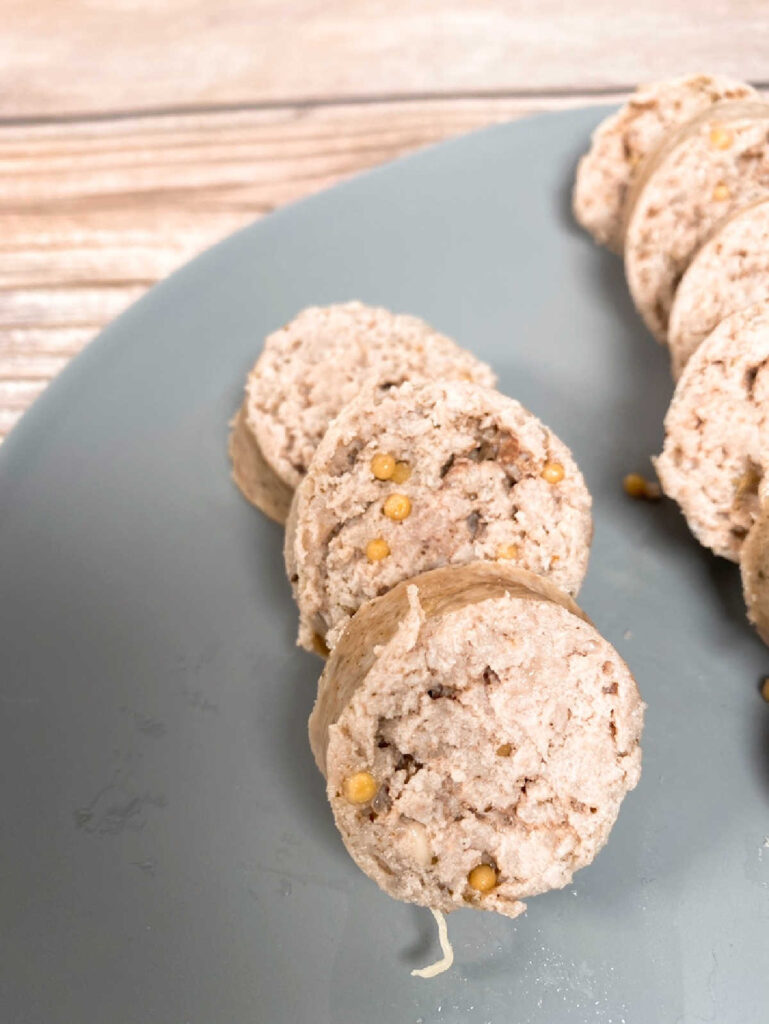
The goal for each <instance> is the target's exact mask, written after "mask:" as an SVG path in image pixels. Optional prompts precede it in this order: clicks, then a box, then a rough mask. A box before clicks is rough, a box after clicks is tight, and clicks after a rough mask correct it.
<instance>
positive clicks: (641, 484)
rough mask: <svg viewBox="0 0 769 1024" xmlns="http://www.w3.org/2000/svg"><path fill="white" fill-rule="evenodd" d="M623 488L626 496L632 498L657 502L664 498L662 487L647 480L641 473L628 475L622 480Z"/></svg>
mask: <svg viewBox="0 0 769 1024" xmlns="http://www.w3.org/2000/svg"><path fill="white" fill-rule="evenodd" d="M622 488H623V490H624V492H625V494H627V495H628V496H629V497H631V498H643V499H645V500H646V501H657V499H658V498H661V497H662V489H661V488H660V485H659V484H658V483H656V482H655V481H653V480H647V479H646V477H643V476H641V474H640V473H628V474H627V476H626V477H624V478H623V480H622Z"/></svg>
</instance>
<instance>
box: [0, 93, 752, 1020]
mask: <svg viewBox="0 0 769 1024" xmlns="http://www.w3.org/2000/svg"><path fill="white" fill-rule="evenodd" d="M602 113H603V112H601V111H595V110H593V111H584V112H578V113H569V114H564V115H557V116H548V117H543V118H537V119H535V120H531V121H525V122H521V123H518V124H513V125H503V126H501V127H498V128H492V129H490V130H487V131H483V132H480V133H479V134H476V135H472V136H470V137H468V138H465V139H460V140H458V141H456V142H450V143H447V144H445V145H442V146H439V147H437V148H435V149H432V150H428V151H427V152H424V153H420V154H418V155H417V156H414V157H411V158H409V159H407V160H404V161H401V162H400V163H397V164H394V165H393V166H391V167H386V168H384V169H383V170H379V171H376V172H374V173H372V174H368V175H366V176H364V177H361V178H359V179H357V180H355V181H353V182H351V183H349V184H346V185H344V186H342V187H340V188H337V189H335V190H333V191H331V192H328V193H326V194H324V195H321V196H318V197H317V198H314V199H311V200H309V201H307V202H304V203H300V204H299V205H297V206H294V207H291V208H290V209H287V210H284V211H282V212H281V213H279V214H277V215H275V216H272V217H269V218H268V219H266V220H264V221H262V222H261V223H259V224H258V225H256V226H255V227H254V228H251V229H248V230H246V231H243V232H241V233H240V234H238V235H236V236H235V237H233V238H231V239H230V240H229V241H227V242H225V243H224V244H223V245H220V246H218V247H217V248H215V249H213V250H212V251H211V252H209V253H207V254H205V255H204V256H202V257H201V258H200V259H198V260H196V261H195V262H194V263H192V264H191V265H190V266H188V267H186V268H185V269H184V270H182V271H181V272H180V273H178V274H176V275H175V276H174V277H172V278H171V279H170V280H169V281H167V282H166V283H165V284H163V285H162V286H160V287H159V288H156V289H154V290H153V291H152V292H151V294H150V295H149V296H148V297H147V298H146V299H144V300H143V301H141V302H139V303H138V304H137V305H136V306H135V307H134V308H133V309H131V310H130V311H129V312H128V313H127V314H125V315H124V316H123V317H121V318H120V320H118V321H117V323H115V324H114V325H113V326H112V327H110V328H109V329H108V330H106V331H105V332H104V334H103V336H102V337H101V338H100V339H99V340H98V341H97V342H96V343H95V344H94V345H93V346H91V347H90V348H89V349H88V351H87V352H86V353H85V354H84V355H82V356H81V357H80V358H78V359H77V360H76V361H75V363H74V364H73V365H72V366H71V367H69V368H68V369H67V370H66V371H65V372H64V373H63V374H62V375H61V377H60V378H59V379H58V380H57V381H56V382H55V383H54V384H53V385H52V386H51V388H50V389H49V391H48V392H47V393H46V395H45V396H44V398H43V399H42V401H40V402H39V403H38V404H37V405H36V406H35V408H34V409H33V410H32V411H31V412H30V413H29V414H28V415H27V416H25V417H24V420H23V422H22V423H21V425H20V426H19V428H18V429H17V430H16V431H15V432H14V433H13V435H12V436H11V438H10V439H9V440H8V441H7V442H6V444H5V445H3V447H2V449H1V450H0V572H1V573H2V599H1V607H0V675H1V680H0V716H1V719H0V807H1V808H2V819H1V820H2V825H0V831H1V832H2V841H1V842H0V886H1V887H2V892H1V907H0V913H1V920H0V1020H1V1021H2V1022H3V1024H104V1022H107V1021H108V1022H110V1024H185V1022H190V1024H214V1022H216V1024H220V1022H221V1024H283V1022H286V1024H377V1022H387V1024H392V1022H397V1024H404V1022H406V1024H417V1022H424V1024H428V1022H433V1021H436V1022H437V1021H440V1022H459V1021H462V1022H473V1024H475V1022H478V1024H486V1022H493V1024H512V1022H516V1024H525V1022H529V1021H531V1022H535V1021H536V1022H543V1024H561V1022H566V1021H569V1022H578V1021H579V1022H584V1021H598V1022H603V1024H609V1022H613V1024H620V1022H626V1024H648V1022H654V1024H673V1022H686V1024H689V1022H691V1024H694V1022H698V1021H717V1022H718V1024H732V1022H733V1024H752V1022H765V1021H766V1014H767V1011H766V1005H767V997H769V952H768V950H769V946H767V934H769V848H765V847H764V840H765V837H766V836H767V835H769V713H768V712H769V709H767V707H766V706H765V705H764V704H763V702H762V701H761V699H760V697H759V695H758V692H757V680H758V678H759V676H760V675H761V673H762V672H765V671H766V669H767V665H768V664H769V659H768V658H767V654H766V651H765V650H764V648H763V647H762V646H761V645H760V644H759V642H758V641H757V640H756V638H755V637H754V636H753V635H752V633H751V631H750V629H749V628H748V627H747V625H746V623H745V621H744V614H743V608H742V604H741V600H740V595H739V585H738V578H737V573H736V570H735V568H734V567H733V566H730V565H727V564H726V563H723V562H718V561H716V560H714V559H712V558H710V557H708V556H707V555H706V554H705V553H704V552H702V551H701V550H700V549H698V547H697V546H696V545H695V543H694V542H693V541H692V540H691V539H690V538H689V536H688V533H687V531H686V529H685V527H684V524H683V522H682V520H681V519H680V517H679V516H678V514H677V512H676V510H675V509H674V508H673V507H672V506H669V505H667V504H658V505H647V504H642V503H633V502H632V501H630V500H629V499H626V498H625V497H624V496H623V494H622V491H621V487H620V479H621V477H622V475H623V473H625V472H627V471H629V470H632V469H637V468H639V467H640V468H642V469H645V468H647V465H648V464H647V462H646V459H647V456H648V455H649V454H650V453H652V452H654V451H655V450H657V448H658V446H659V442H660V436H661V420H662V416H663V413H664V410H665V407H666V404H667V401H668V399H669V396H670V391H671V385H670V380H669V376H668V372H667V365H666V358H665V354H664V353H663V351H662V350H661V349H659V348H658V347H657V346H656V345H655V344H654V342H652V340H651V339H650V338H649V337H648V336H647V335H646V334H645V332H644V330H643V329H642V327H641V326H640V324H639V322H638V320H637V318H636V317H635V315H634V314H633V311H632V309H631V307H630V304H629V302H628V300H627V298H626V292H625V287H624V284H623V280H622V268H621V264H620V262H619V261H617V260H615V259H614V258H613V257H611V256H609V255H606V254H604V253H602V252H600V251H598V250H597V249H595V248H593V246H592V245H591V244H590V243H589V241H588V240H587V239H586V238H584V237H582V236H581V235H580V234H579V232H578V231H577V230H576V229H575V228H574V227H573V225H572V224H571V221H570V217H569V213H568V197H567V190H568V186H569V183H570V179H571V176H572V172H573V166H574V161H575V158H576V156H577V154H578V153H579V152H580V151H581V150H582V149H583V148H584V147H585V145H586V142H587V138H588V134H589V132H590V129H591V128H592V127H593V125H594V124H595V123H596V121H597V120H598V118H599V117H600V116H601V114H602ZM351 297H358V298H361V299H363V300H365V301H367V302H371V303H382V304H384V305H386V306H389V307H391V308H393V309H396V310H404V311H409V312H413V313H416V314H419V315H421V316H424V317H425V318H426V319H428V320H430V321H431V322H433V323H434V324H435V325H436V326H437V327H439V328H441V329H442V330H445V331H447V332H448V333H449V334H451V335H453V336H454V337H456V338H458V339H459V340H460V341H461V342H462V343H464V344H465V345H467V346H469V347H470V348H472V349H473V350H474V351H475V352H476V353H477V354H478V355H479V356H481V357H483V358H484V359H488V360H489V361H490V362H492V363H493V364H494V365H495V367H496V368H497V370H498V371H499V375H500V380H501V387H502V388H503V389H504V390H505V391H507V392H509V393H510V394H512V395H515V396H516V397H517V398H520V399H521V400H522V401H523V402H524V403H525V404H526V405H527V406H529V407H530V408H531V409H533V410H534V411H535V412H536V413H537V414H538V415H540V416H541V417H542V418H543V419H544V420H545V421H546V422H547V423H548V424H550V425H551V426H552V427H553V428H554V429H555V430H556V431H557V432H558V433H559V434H560V435H561V436H562V437H563V438H564V439H566V441H567V442H568V443H569V444H570V445H571V446H572V447H573V449H574V451H575V454H576V456H577V458H578V460H579V462H580V465H581V466H582V468H583V470H584V473H585V476H586V478H587V481H588V483H589V485H590V487H591V489H592V491H593V494H594V497H595V525H596V538H595V546H594V551H593V557H592V565H591V569H590V573H589V577H588V580H587V583H586V585H585V588H584V590H583V592H582V601H583V604H584V606H585V608H586V609H587V611H588V612H589V613H590V615H591V616H592V617H593V618H594V620H595V622H596V623H597V625H598V626H599V628H600V629H601V630H602V631H603V633H604V634H605V635H606V636H607V637H608V638H609V639H610V640H612V641H613V642H614V643H615V644H616V645H617V647H618V648H619V650H620V651H621V653H622V654H623V655H624V656H625V657H626V658H627V660H628V661H629V663H630V665H631V667H632V668H633V669H634V671H635V673H636V674H637V677H638V681H639V684H640V686H641V689H642V691H643V694H644V696H645V698H646V700H647V702H648V705H649V710H648V716H647V726H646V733H645V742H644V748H645V769H644V777H643V780H642V782H641V784H640V786H639V788H638V789H637V790H636V791H635V792H634V793H632V794H631V795H630V796H629V797H628V799H627V800H626V802H625V805H624V807H623V810H622V813H621V815H620V820H619V822H618V824H617V826H616V828H615V830H614V833H613V835H612V838H611V841H610V843H609V846H608V847H607V848H606V850H605V851H604V852H603V853H602V854H601V855H600V856H599V857H598V859H597V860H596V862H595V863H594V864H593V865H592V866H591V867H590V868H588V869H586V870H584V871H582V872H581V873H580V874H579V875H578V876H577V877H576V879H575V882H574V885H573V886H572V887H570V888H568V889H565V890H563V891H561V892H554V893H550V894H548V895H545V896H540V897H537V898H535V899H533V900H532V901H531V902H530V904H529V911H528V913H527V914H526V916H525V917H523V918H520V919H518V920H517V921H508V920H505V919H503V918H501V917H496V916H494V915H492V914H485V913H476V912H473V911H469V910H468V911H459V912H458V913H456V914H455V915H452V917H451V920H450V931H451V935H452V938H453V940H454V945H455V949H456V964H455V967H454V968H453V970H452V971H451V973H450V974H447V975H444V976H443V977H441V978H439V979H437V980H435V981H431V982H426V981H420V980H418V979H412V978H411V977H410V976H409V970H410V969H411V968H412V967H414V966H420V965H422V964H423V963H425V962H428V961H429V960H431V959H433V958H434V957H435V955H436V952H437V949H436V938H435V933H434V925H433V922H432V918H431V917H430V915H429V914H428V913H427V912H426V911H424V910H419V909H416V908H414V907H409V906H405V905H401V904H398V903H394V902H392V901H390V900H389V899H388V898H387V897H385V896H384V895H382V894H381V893H380V892H379V890H378V889H377V888H376V886H375V885H374V884H373V883H372V882H369V881H368V880H367V879H366V878H365V877H364V876H363V875H362V874H361V873H360V872H359V871H358V869H357V868H356V867H355V866H354V865H353V863H352V862H351V861H350V860H349V859H348V857H347V855H346V854H345V851H344V849H343V847H342V844H341V842H340V840H339V838H338V836H337V835H336V833H335V830H334V827H333V824H332V821H331V816H330V813H329V810H328V807H327V805H326V801H325V798H324V792H323V785H322V782H321V779H320V777H319V776H318V775H317V773H316V770H315V768H314V765H313V763H312V760H311V757H310V753H309V750H308V746H307V741H306V734H305V722H306V719H307V715H308V713H309V710H310V707H311V704H312V700H313V691H314V685H315V680H316V677H317V675H318V670H319V664H320V663H319V662H318V661H317V660H316V659H315V658H314V657H312V656H310V655H306V654H304V653H302V652H300V651H299V650H297V649H296V648H295V647H294V643H293V640H294V628H295V612H294V608H293V606H292V603H291V599H290V594H289V589H288V586H287V584H286V581H285V579H284V575H283V568H282V562H281V539H282V536H281V531H280V530H279V529H278V527H277V526H275V525H274V524H272V523H269V522H267V521H266V520H265V519H263V518H262V517H261V516H260V515H258V514H257V513H256V512H254V510H253V509H251V508H250V507H249V506H247V505H246V504H245V502H243V501H242V500H241V499H240V497H239V495H238V494H237V492H236V491H235V489H234V487H233V486H232V484H231V483H230V479H229V473H228V466H227V460H226V457H225V438H226V424H227V420H228V418H229V417H230V415H231V414H232V413H233V411H234V410H235V408H236V406H237V404H238V402H239V398H240V392H241V384H242V381H243V379H244V375H245V372H246V370H247V368H248V367H249V365H250V364H251V362H252V361H253V359H254V357H255V355H256V353H257V351H258V349H259V345H260V339H261V338H262V337H263V336H264V335H265V333H266V332H268V331H270V330H271V329H273V328H275V327H276V326H278V325H280V324H281V323H283V322H284V321H286V320H287V319H289V318H290V317H291V316H292V314H294V313H295V312H296V311H297V310H298V309H299V308H300V307H302V306H306V305H308V304H311V303H327V302H332V301H335V300H343V299H348V298H351Z"/></svg>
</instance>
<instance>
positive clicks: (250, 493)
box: [230, 302, 643, 916]
mask: <svg viewBox="0 0 769 1024" xmlns="http://www.w3.org/2000/svg"><path fill="white" fill-rule="evenodd" d="M495 382H496V378H495V375H494V373H493V372H492V370H491V369H490V368H489V367H488V366H487V365H486V364H484V363H482V362H480V361H479V360H478V359H476V358H475V357H474V356H472V355H471V354H470V353H468V352H467V351H465V350H463V349H462V348H460V347H459V346H458V345H457V344H456V343H455V342H453V341H452V340H451V339H449V338H447V337H445V336H443V335H441V334H439V333H438V332H437V331H435V330H434V329H432V328H431V327H430V326H428V325H427V324H426V323H424V322H422V321H421V320H418V319H416V318H414V317H409V316H396V315H394V314H392V313H389V312H388V311H386V310H383V309H372V308H370V307H367V306H364V305H362V304H360V303H357V302H356V303H347V304H344V305H338V306H331V307H327V308H311V309H307V310H305V311H304V312H302V313H300V314H299V315H298V316H297V317H296V318H295V319H294V320H293V321H292V322H291V323H289V324H288V325H286V326H285V327H284V328H282V329H281V330H279V331H276V332H275V333H274V334H272V335H270V336H269V337H268V338H267V339H266V342H265V345H264V349H263V352H262V354H261V355H260V357H259V359H258V361H257V363H256V365H255V366H254V368H253V370H252V372H251V373H250V375H249V378H248V382H247V386H246V395H245V400H244V403H243V406H242V408H241V409H240V411H239V413H238V415H237V416H236V419H235V421H234V424H233V430H232V434H231V439H230V453H231V456H232V460H233V467H234V476H235V479H236V482H237V483H238V485H239V486H240V488H241V490H242V491H243V493H244V494H245V496H246V497H247V498H248V499H249V500H250V501H251V502H252V503H254V504H255V505H257V506H258V507H260V508H261V509H262V510H263V511H264V512H266V513H267V514H268V515H269V516H271V517H272V518H273V519H276V520H277V521H279V522H281V523H285V524H286V533H285V561H286V567H287V572H288V576H289V579H290V581H291V585H292V588H293V592H294V596H295V598H296V601H297V604H298V607H299V619H300V624H299V643H300V644H301V645H302V646H303V647H305V648H307V649H308V650H312V649H314V650H316V651H318V652H319V653H322V654H324V655H326V656H327V658H328V660H327V662H326V667H325V670H324V672H323V674H322V677H321V679H320V683H319V690H318V698H317V701H316V705H315V709H314V711H313V715H312V718H311V722H310V738H311V745H312V749H313V752H314V754H315V758H316V760H317V763H318V766H319V767H320V769H321V771H322V772H323V773H324V775H325V776H326V780H327V792H328V797H329V800H330V803H331V806H332V809H333V812H334V817H335V820H336V823H337V826H338V827H339V829H340V831H341V834H342V837H343V839H344V842H345V844H346V846H347V849H348V850H349V852H350V854H351V855H352V857H353V858H354V859H355V861H356V862H357V864H358V865H359V866H360V867H361V868H362V869H363V871H365V872H366V873H367V874H368V875H369V876H370V877H371V878H373V879H374V880H375V881H376V882H377V883H378V884H379V885H380V886H381V888H382V889H384V890H385V891H386V892H387V893H389V894H390V895H392V896H394V897H396V898H398V899H402V900H406V901H409V902H415V903H419V904H422V905H424V906H429V907H431V908H433V909H434V910H438V911H449V910H452V909H454V908H456V907H459V906H473V907H479V908H483V909H490V910H495V911H498V912H500V913H502V914H506V915H508V916H516V915H517V914H519V913H521V911H522V910H523V909H524V904H523V903H522V902H521V901H522V898H524V897H526V896H531V895H534V894H536V893H538V892H542V891H544V890H546V889H551V888H554V887H560V886H563V885H565V884H567V883H568V882H569V880H570V879H571V877H572V874H573V872H574V871H575V870H577V869H578V868H580V867H582V866H583V865H585V864H587V863H589V862H590V861H591V860H592V859H593V857H594V856H595V854H596V852H597V851H598V850H599V849H600V847H601V846H602V845H603V843H604V842H605V841H606V839H607V837H608V834H609V831H610V829H611V826H612V824H613V822H614V820H615V818H616V816H617V813H618V811H619V806H620V803H621V801H622V798H623V796H624V795H625V793H626V792H627V791H628V790H629V789H631V788H633V786H635V784H636V782H637V780H638V777H639V774H640V756H641V755H640V746H639V738H640V733H641V727H642V717H643V704H642V702H641V700H640V697H639V695H638V691H637V688H636V685H635V682H634V680H633V678H632V676H631V674H630V672H629V670H628V668H627V666H626V665H625V663H624V662H623V661H622V659H621V658H620V657H619V655H618V654H617V653H616V651H614V649H613V648H612V647H611V645H610V644H609V643H608V642H607V641H606V640H605V639H603V638H602V637H601V636H600V634H599V633H598V632H597V630H596V629H595V627H594V626H593V625H592V624H591V623H590V622H589V621H588V620H587V619H586V618H585V616H584V615H583V614H582V612H581V611H580V609H579V608H578V607H577V605H576V604H575V603H574V600H573V596H574V595H576V593H577V591H578V590H579V587H580V584H581V583H582V580H583V577H584V575H585V572H586V569H587V563H588V554H589V548H590V543H591V539H592V518H591V498H590V494H589V492H588V489H587V487H586V485H585V481H584V479H583V477H582V474H581V473H580V470H579V468H578V466H577V464H576V462H575V461H574V458H573V457H572V454H571V452H570V451H569V449H568V448H567V447H566V445H565V444H564V443H563V442H562V441H561V440H559V438H557V437H556V436H555V435H554V434H553V433H552V431H550V430H549V429H548V428H547V427H546V426H545V425H544V424H543V423H541V422H540V421H539V420H538V419H537V418H536V417H535V416H534V415H533V414H532V413H530V412H529V411H527V410H526V409H525V408H523V406H521V405H520V404H519V403H518V402H516V401H515V400H513V399H511V398H508V397H506V396H504V395H502V394H500V393H499V392H498V391H496V390H494V384H495Z"/></svg>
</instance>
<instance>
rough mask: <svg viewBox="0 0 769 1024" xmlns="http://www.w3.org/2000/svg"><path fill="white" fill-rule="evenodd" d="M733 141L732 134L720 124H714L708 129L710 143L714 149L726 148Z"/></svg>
mask: <svg viewBox="0 0 769 1024" xmlns="http://www.w3.org/2000/svg"><path fill="white" fill-rule="evenodd" d="M733 142H734V135H732V133H731V132H730V131H729V129H728V128H724V126H723V125H722V124H715V125H713V127H712V128H711V129H710V144H711V146H715V148H716V149H728V148H729V147H730V146H731V144H732V143H733Z"/></svg>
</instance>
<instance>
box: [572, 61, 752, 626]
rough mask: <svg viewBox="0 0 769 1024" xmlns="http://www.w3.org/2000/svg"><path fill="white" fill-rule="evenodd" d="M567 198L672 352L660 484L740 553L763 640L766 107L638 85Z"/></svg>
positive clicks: (678, 87) (740, 97)
mask: <svg viewBox="0 0 769 1024" xmlns="http://www.w3.org/2000/svg"><path fill="white" fill-rule="evenodd" d="M573 205H574V212H575V216H576V218H577V220H578V221H579V222H580V223H581V224H582V225H583V226H584V227H585V228H586V229H587V230H588V231H589V232H590V233H591V234H592V235H593V237H594V238H595V239H596V241H598V242H600V243H601V244H604V245H607V246H608V247H609V248H611V249H613V250H615V251H617V252H620V253H622V254H623V256H624V261H625V274H626V278H627V282H628V286H629V289H630V293H631V296H632V298H633V301H634V303H635V305H636V308H637V309H638V312H639V313H640V315H641V316H642V318H643V320H644V321H645V323H646V324H647V326H648V327H649V329H650V330H651V332H652V334H653V335H654V336H655V337H656V338H657V340H658V341H660V342H662V343H664V344H667V346H668V348H669V349H670V357H671V369H672V373H673V377H674V379H675V380H676V390H675V394H674V396H673V400H672V402H671V405H670V409H669V411H668V414H667V416H666V418H665V442H664V448H663V451H662V453H661V455H660V456H659V457H658V458H657V459H656V460H655V466H656V469H657V473H658V476H659V479H660V483H661V485H662V489H663V491H664V492H665V493H666V494H667V495H668V496H669V497H671V498H673V499H675V500H676V501H677V502H678V504H679V505H680V507H681V510H682V511H683V513H684V516H685V517H686V520H687V522H688V524H689V527H690V529H691V530H692V533H693V534H694V535H695V537H696V538H697V539H698V540H699V541H700V543H702V544H703V545H705V546H706V547H708V548H710V549H711V550H712V551H713V552H715V553H716V554H717V555H720V556H723V557H725V558H728V559H731V560H732V561H735V562H739V564H740V567H741V572H742V580H743V590H744V594H745V600H746V604H747V607H748V616H749V618H750V619H751V621H752V622H753V623H754V624H755V625H756V627H757V628H758V631H759V633H760V635H761V636H762V638H763V639H764V641H765V642H767V643H769V547H768V546H767V543H766V541H767V540H769V501H767V499H768V498H769V494H767V493H766V492H767V490H768V489H769V475H768V474H767V468H769V104H767V103H765V102H763V101H762V99H761V97H760V95H759V94H758V93H757V92H756V91H755V90H754V89H753V88H752V87H751V86H749V85H747V84H745V83H742V82H736V81H732V80H730V79H725V78H721V77H715V76H709V75H697V76H692V77H688V78H681V79H675V80H673V81H666V82H658V83H654V84H652V85H648V86H644V87H642V88H640V89H638V91H637V92H636V93H635V94H634V95H633V96H632V97H631V99H630V101H629V102H628V103H627V104H626V105H625V106H624V107H622V108H621V109H620V111H619V112H618V113H616V114H614V115H613V116H611V117H610V118H608V119H607V120H606V121H604V122H603V123H602V124H601V125H599V127H598V128H597V130H596V131H595V133H594V135H593V138H592V143H591V147H590V150H589V152H588V153H587V154H586V155H585V156H584V157H583V158H582V160H581V161H580V164H579V166H578V170H577V178H576V184H575V188H574V197H573Z"/></svg>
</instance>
